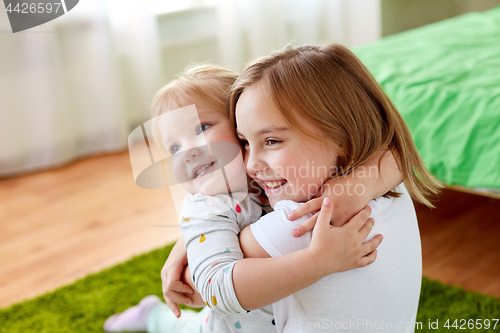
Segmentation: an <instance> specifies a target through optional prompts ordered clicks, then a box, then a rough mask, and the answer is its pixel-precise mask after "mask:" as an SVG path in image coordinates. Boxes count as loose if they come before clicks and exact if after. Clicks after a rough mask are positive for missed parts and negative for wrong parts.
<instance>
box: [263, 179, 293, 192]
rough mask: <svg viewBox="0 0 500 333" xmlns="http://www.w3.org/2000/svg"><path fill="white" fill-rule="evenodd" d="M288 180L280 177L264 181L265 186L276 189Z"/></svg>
mask: <svg viewBox="0 0 500 333" xmlns="http://www.w3.org/2000/svg"><path fill="white" fill-rule="evenodd" d="M287 182H288V181H287V180H286V179H280V180H272V181H264V183H265V184H266V187H267V188H269V189H271V190H274V189H277V188H279V187H281V186H283V185H285V184H286V183H287Z"/></svg>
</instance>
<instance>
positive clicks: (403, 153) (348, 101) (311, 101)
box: [229, 44, 442, 207]
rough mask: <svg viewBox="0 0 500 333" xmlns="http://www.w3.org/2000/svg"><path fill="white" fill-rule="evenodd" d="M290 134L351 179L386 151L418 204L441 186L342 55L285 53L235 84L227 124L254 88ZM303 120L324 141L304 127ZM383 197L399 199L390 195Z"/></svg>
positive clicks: (337, 51) (351, 58) (330, 49)
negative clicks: (309, 142)
mask: <svg viewBox="0 0 500 333" xmlns="http://www.w3.org/2000/svg"><path fill="white" fill-rule="evenodd" d="M256 83H259V84H260V85H261V88H262V89H261V91H262V92H263V94H264V95H265V98H266V100H268V101H270V104H271V105H272V106H273V107H275V109H276V110H277V111H278V112H279V113H280V115H281V116H282V117H283V120H284V121H285V122H286V123H287V124H288V125H289V126H291V127H292V128H293V129H296V130H298V131H299V132H301V133H302V134H305V135H307V136H308V137H311V138H313V139H316V140H320V141H321V142H325V143H326V144H329V145H331V147H332V148H333V149H334V150H335V152H336V153H337V154H338V156H339V159H338V167H339V168H340V169H341V170H347V172H346V173H348V172H350V171H352V169H353V168H356V167H358V166H360V165H362V164H363V163H364V162H365V161H367V160H368V159H370V158H371V157H373V156H374V155H376V154H377V153H379V152H380V151H382V150H383V149H385V148H387V147H388V148H389V149H391V151H392V153H393V154H394V156H395V158H396V160H397V161H398V164H399V167H400V170H401V172H402V173H403V177H404V178H405V181H404V182H405V185H406V188H407V189H408V192H409V193H410V195H411V196H412V197H413V198H414V199H415V200H416V201H418V202H420V203H422V204H424V205H426V206H429V207H433V205H432V203H431V202H430V201H429V197H430V196H431V195H432V194H437V193H438V191H439V188H440V187H442V185H441V184H440V183H439V182H438V181H437V180H436V179H435V178H434V177H433V176H432V175H431V174H430V173H429V171H427V169H426V168H425V167H424V163H423V161H422V159H421V157H420V155H419V154H418V152H417V149H416V147H415V144H414V142H413V140H412V137H411V135H410V132H409V130H408V128H407V127H406V124H405V122H404V120H403V118H402V117H401V115H400V114H399V112H398V111H397V110H396V108H395V107H394V105H393V104H392V102H391V101H390V100H389V98H388V97H387V96H386V94H385V93H384V91H383V90H382V88H381V87H380V85H379V84H378V83H377V82H376V81H375V79H374V78H373V76H372V75H371V74H370V72H369V71H368V69H366V67H365V66H364V65H363V64H362V63H361V61H360V60H359V59H358V58H357V57H356V56H355V55H354V54H353V53H352V52H351V51H349V50H348V49H347V48H345V47H343V46H341V45H337V44H328V45H323V46H312V45H303V46H299V47H291V46H287V47H286V48H285V49H283V50H281V51H277V52H274V53H272V54H271V55H269V56H266V57H262V58H260V59H257V60H256V61H254V62H252V63H251V64H250V65H248V66H247V68H246V69H245V70H244V71H243V73H242V74H241V75H240V77H239V78H238V79H237V80H236V82H235V84H234V86H233V89H232V92H231V95H230V100H229V108H230V119H231V122H232V123H233V124H235V125H236V121H235V109H236V103H237V102H238V99H239V97H240V96H241V94H242V93H243V91H244V90H245V89H246V88H248V87H250V86H252V85H254V84H256ZM304 120H307V121H308V122H309V123H310V124H312V125H313V126H314V127H316V128H318V129H319V130H320V131H321V132H322V133H323V135H324V137H318V136H317V134H315V133H313V132H312V131H310V130H309V129H308V128H307V127H306V126H303V122H304ZM386 196H398V194H397V193H395V192H393V191H390V192H388V193H387V194H386Z"/></svg>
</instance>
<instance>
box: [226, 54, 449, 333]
mask: <svg viewBox="0 0 500 333" xmlns="http://www.w3.org/2000/svg"><path fill="white" fill-rule="evenodd" d="M230 110H231V119H232V121H233V122H235V123H236V128H237V131H238V135H239V138H240V140H241V141H242V144H243V145H244V148H245V154H244V158H245V163H246V167H247V173H248V174H249V175H250V177H252V178H253V179H254V180H255V181H256V182H257V183H258V184H259V185H260V186H261V187H262V188H263V189H265V191H266V194H267V197H268V198H269V201H270V202H271V205H273V204H275V205H274V209H275V211H274V212H273V213H272V214H268V215H266V216H264V217H263V218H261V219H259V221H257V222H256V223H255V224H252V225H251V227H247V228H245V229H244V230H243V231H242V233H241V236H240V242H241V244H242V249H243V251H244V254H245V256H257V257H273V258H279V257H280V256H282V255H287V254H289V253H294V252H295V251H301V250H302V249H305V248H308V246H310V245H312V244H311V242H310V240H311V238H310V237H311V236H310V234H309V233H308V234H306V237H300V238H294V237H293V236H291V232H292V230H293V229H294V228H295V227H296V226H297V222H291V221H289V220H288V219H287V215H288V214H289V213H290V212H291V211H292V210H293V209H296V208H297V207H299V204H298V203H297V202H301V201H304V200H307V199H308V198H310V197H311V195H312V194H313V193H312V192H307V191H306V192H305V193H304V192H302V191H301V188H302V187H303V185H307V186H311V185H320V184H321V177H320V176H318V175H317V173H316V175H314V174H309V175H308V176H307V177H297V175H296V174H295V173H294V172H293V170H297V169H300V168H301V167H303V166H304V165H311V163H310V162H311V161H315V165H316V167H317V168H318V170H319V168H320V167H324V169H322V170H325V169H327V170H328V169H329V168H330V167H336V168H335V169H336V170H339V169H341V170H345V169H346V168H347V167H348V166H354V167H356V166H359V165H361V164H362V163H363V162H365V161H367V160H368V159H370V158H371V157H372V156H373V155H374V154H376V153H377V152H379V151H380V150H381V149H383V148H384V147H386V146H388V147H389V148H390V149H391V150H393V151H394V152H395V153H396V154H397V156H399V159H400V168H401V171H402V172H403V175H404V178H405V182H404V184H405V185H406V188H407V189H408V191H407V190H406V188H405V185H403V184H401V185H400V186H398V187H397V188H396V191H391V192H389V193H388V195H386V196H385V198H379V199H377V200H376V201H373V202H372V203H371V204H370V205H371V207H372V209H373V212H372V217H374V218H375V219H376V221H377V223H376V224H375V226H374V228H373V230H372V234H373V233H382V234H383V235H384V243H383V244H382V245H381V246H380V247H379V248H378V253H379V256H378V259H377V261H376V262H375V263H374V264H372V265H370V266H368V267H365V268H362V269H355V270H350V271H346V272H343V273H338V274H332V275H329V276H327V277H325V278H323V279H322V280H321V281H319V282H318V283H316V284H314V285H312V286H310V287H307V288H305V289H303V290H301V291H299V292H297V293H295V294H294V295H292V296H290V297H287V298H284V299H283V300H281V301H278V302H276V303H275V304H274V305H273V309H274V318H275V323H276V328H277V330H278V332H305V331H307V332H309V331H324V330H328V329H329V330H346V331H347V330H356V331H357V332H372V331H374V330H377V331H379V330H381V331H384V332H389V331H391V332H392V331H394V332H413V331H414V325H415V318H416V314H417V307H418V300H419V296H420V285H421V276H422V262H421V246H420V237H419V232H418V225H417V220H416V215H415V211H414V208H413V205H412V201H411V199H410V195H412V196H413V197H414V199H416V200H417V201H419V202H422V203H424V204H427V205H430V203H429V201H428V196H429V195H430V194H432V193H437V191H438V189H439V187H440V184H439V183H438V182H437V181H436V180H435V179H434V178H433V176H432V175H431V174H429V173H428V171H427V170H426V169H425V168H424V166H423V162H422V160H421V159H420V157H419V155H418V152H417V150H416V147H415V145H414V143H413V141H412V138H411V136H410V133H409V131H408V129H407V127H406V125H405V123H404V121H403V119H402V118H401V116H400V115H399V113H398V112H397V110H396V109H395V107H394V106H393V105H392V103H391V102H390V100H389V99H388V98H387V96H386V95H385V94H384V92H383V91H382V89H381V88H380V86H379V85H378V84H377V82H376V81H375V79H374V78H373V77H372V76H371V75H370V73H369V72H368V70H367V69H366V68H365V67H364V66H363V64H362V63H361V62H360V61H359V60H358V59H357V58H356V56H355V55H354V54H353V53H352V52H350V51H349V50H348V49H346V48H344V47H342V46H340V45H325V46H307V45H305V46H301V47H296V48H293V47H287V48H285V49H284V50H283V51H279V52H276V53H273V54H272V55H270V56H268V57H264V58H261V59H259V60H257V61H255V62H254V63H252V64H251V65H250V66H249V67H248V68H247V69H246V70H244V72H243V73H242V74H241V76H240V77H239V79H238V80H237V81H236V83H235V85H234V87H233V90H232V95H231V98H230ZM290 166H293V168H292V169H290ZM313 187H314V186H313ZM396 193H398V194H396ZM409 194H410V195H409ZM314 236H315V233H313V237H314ZM368 239H370V236H369V237H368ZM243 244H245V245H243ZM246 244H251V246H247V245H246ZM248 275H249V271H248V267H247V266H245V264H244V261H241V262H239V263H237V264H236V265H235V267H234V270H233V284H234V288H235V292H236V296H237V298H238V300H239V301H240V304H241V306H243V307H244V308H250V309H251V308H253V307H254V306H260V305H261V304H260V303H258V302H256V301H255V297H254V296H253V294H254V293H255V292H256V288H261V287H260V286H259V287H255V288H254V287H252V282H251V281H248Z"/></svg>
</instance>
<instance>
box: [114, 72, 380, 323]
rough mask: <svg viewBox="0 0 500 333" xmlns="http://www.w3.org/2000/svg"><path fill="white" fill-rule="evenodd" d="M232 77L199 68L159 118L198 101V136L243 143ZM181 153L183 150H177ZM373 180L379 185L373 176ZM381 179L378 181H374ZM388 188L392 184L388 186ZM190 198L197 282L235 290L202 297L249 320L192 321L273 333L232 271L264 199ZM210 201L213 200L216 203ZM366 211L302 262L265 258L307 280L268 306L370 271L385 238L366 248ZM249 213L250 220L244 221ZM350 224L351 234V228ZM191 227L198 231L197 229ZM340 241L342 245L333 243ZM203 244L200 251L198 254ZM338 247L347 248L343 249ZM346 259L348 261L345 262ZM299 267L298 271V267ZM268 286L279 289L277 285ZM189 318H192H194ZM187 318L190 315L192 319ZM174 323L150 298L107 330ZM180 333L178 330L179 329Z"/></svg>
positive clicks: (212, 317)
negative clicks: (234, 113)
mask: <svg viewBox="0 0 500 333" xmlns="http://www.w3.org/2000/svg"><path fill="white" fill-rule="evenodd" d="M231 78H233V80H234V78H235V76H234V75H232V73H231V72H229V71H226V70H223V69H220V68H215V67H210V66H209V67H207V66H205V67H200V68H196V69H193V70H191V71H190V72H188V73H187V74H186V75H185V76H183V77H181V79H180V80H179V81H176V82H174V83H172V84H170V85H168V86H166V87H165V88H163V89H162V90H161V91H160V92H159V93H158V95H157V97H156V98H155V102H154V104H153V105H154V106H155V111H156V112H157V115H159V114H162V113H164V112H165V111H166V110H168V109H170V110H171V109H174V108H177V107H180V106H183V105H189V104H191V103H193V102H194V103H196V104H197V105H198V108H199V109H200V110H199V111H200V112H199V117H200V123H199V124H194V125H196V126H193V128H195V127H196V128H199V130H198V131H199V132H200V133H201V132H203V134H204V136H205V139H206V141H207V143H208V142H214V141H224V142H235V141H236V140H237V138H236V137H235V136H234V133H233V131H232V129H231V127H230V126H229V121H228V118H227V116H226V115H225V114H224V113H223V112H221V110H223V105H224V103H225V96H227V91H228V90H227V89H228V87H229V86H230V84H228V82H229V81H231V80H230V79H231ZM224 85H225V87H224ZM221 92H222V94H221ZM221 95H222V96H224V98H219V99H218V100H217V99H215V101H216V103H212V104H210V103H208V102H207V101H210V100H212V101H214V96H221ZM221 106H222V107H221ZM170 120H171V121H170V124H174V125H177V126H179V125H178V124H179V123H181V122H182V121H184V119H182V118H177V121H176V122H175V117H174V118H173V119H170ZM172 120H174V122H172ZM165 125H166V126H168V124H167V123H165ZM188 127H189V125H188ZM177 130H178V129H177ZM182 133H183V131H182V130H178V135H177V137H174V138H170V139H169V138H166V137H167V136H168V135H165V136H163V138H162V139H163V141H164V143H165V144H166V145H165V147H166V149H167V150H169V149H171V148H172V150H171V152H173V153H174V154H175V153H177V152H178V153H181V150H180V149H183V148H182V145H180V144H178V142H177V141H182V140H184V139H183V138H182V137H181V138H179V137H178V136H182ZM236 142H237V141H236ZM176 149H179V150H177V151H176ZM193 151H194V150H192V149H188V150H186V152H189V153H190V154H188V156H190V157H194V154H193ZM197 154H199V155H197V156H202V155H203V153H200V152H197ZM184 157H185V156H183V155H181V154H179V155H177V158H181V159H184ZM174 159H175V156H174ZM174 163H175V162H174ZM372 163H373V164H376V161H375V162H374V161H372ZM202 164H203V163H202ZM207 165H209V163H207ZM199 170H201V168H199ZM204 170H205V169H204ZM203 172H204V171H202V173H203ZM212 172H213V171H212ZM200 176H201V173H200ZM204 177H206V175H205V176H203V177H202V178H201V179H200V181H202V180H203V178H204ZM325 180H326V178H325ZM370 180H371V181H373V179H370ZM375 181H379V180H378V179H376V177H375ZM384 186H386V185H385V184H384ZM316 190H317V189H316ZM187 200H188V203H187V204H186V205H183V212H182V217H183V218H182V220H181V225H182V226H183V235H184V238H186V243H187V244H188V246H187V249H188V255H190V260H189V261H190V264H191V267H194V269H193V270H194V272H193V273H194V276H193V278H194V281H195V282H197V281H206V280H208V285H210V286H218V285H219V286H220V285H224V287H225V288H227V289H228V290H227V292H224V290H223V292H219V293H217V292H218V291H217V289H220V288H217V287H214V288H210V287H209V288H204V287H203V286H204V285H203V284H200V286H199V288H198V289H200V291H201V292H202V294H206V295H204V300H205V301H207V303H208V305H209V306H210V307H211V308H212V309H214V310H216V311H219V312H226V313H234V312H239V313H242V315H240V316H239V317H238V316H234V315H232V316H222V315H221V314H220V313H219V312H212V313H211V314H209V315H208V317H206V314H205V312H207V311H209V310H208V308H207V309H205V310H204V311H203V313H202V315H196V316H197V318H189V320H190V322H191V323H192V322H196V323H197V324H198V327H199V324H200V322H201V319H200V316H202V317H203V318H206V319H205V323H204V331H216V332H220V331H234V330H239V331H241V330H242V329H243V330H244V331H259V332H264V331H266V330H271V331H274V330H275V327H274V324H273V320H272V314H271V313H270V309H269V308H268V309H262V310H258V311H251V312H250V313H247V312H248V311H247V310H248V309H243V308H242V307H241V306H240V305H239V304H238V299H236V297H235V296H234V292H232V290H231V289H232V279H231V270H232V268H233V266H234V263H235V262H238V261H240V260H241V259H242V254H241V250H240V249H239V244H238V238H237V232H239V230H240V229H241V228H243V227H244V226H246V225H248V224H249V223H250V222H254V221H255V220H256V219H257V218H258V217H259V216H260V215H261V212H262V209H261V208H260V199H259V198H258V197H256V196H251V197H249V199H248V200H247V201H244V202H239V203H238V207H235V206H233V203H232V202H231V200H230V199H228V197H227V196H225V197H224V196H217V195H213V196H210V197H208V196H206V195H204V194H200V193H197V194H194V195H193V196H191V197H189V198H187ZM210 200H212V202H211V203H210ZM256 204H257V205H256ZM186 207H187V209H186ZM200 207H201V208H200ZM206 210H211V215H210V217H209V218H207V216H205V215H204V213H206ZM238 210H239V211H238ZM218 213H220V214H218ZM241 213H244V214H241ZM223 214H226V215H230V216H223V217H222V218H219V219H218V220H217V219H214V216H217V215H223ZM238 214H241V215H238ZM364 214H365V215H366V216H365V217H364V219H363V218H362V217H358V218H357V220H356V221H357V223H356V224H352V225H350V224H349V225H346V228H345V229H344V228H343V230H342V233H338V234H337V235H334V236H330V237H329V238H328V239H325V240H322V242H321V241H319V242H318V244H326V245H327V246H323V245H320V246H318V247H317V248H315V249H311V250H309V251H303V252H302V256H301V257H298V256H297V255H296V254H295V255H291V256H284V257H283V258H279V259H277V260H266V262H269V263H271V264H272V265H274V266H275V267H286V266H287V265H288V266H292V267H291V268H290V269H289V272H292V271H294V270H295V271H296V272H297V273H302V274H301V275H302V276H301V277H300V278H299V280H300V281H302V282H301V284H297V283H295V284H294V285H291V286H285V288H280V289H282V290H281V291H280V293H274V294H273V295H272V296H271V301H269V298H268V299H266V301H265V302H266V304H270V303H271V302H272V301H275V300H278V299H280V298H283V297H285V296H287V295H289V294H291V293H292V292H295V291H298V290H300V289H301V288H303V287H305V286H307V285H310V284H311V283H313V282H315V281H316V280H317V279H318V277H322V276H323V275H324V274H328V273H331V272H333V271H341V270H346V269H352V268H355V267H359V266H364V265H366V264H368V263H370V262H371V261H373V260H374V258H375V255H376V253H372V254H371V255H370V256H369V257H365V258H364V259H363V260H360V259H362V258H363V257H364V255H365V254H367V253H370V252H372V250H373V249H374V248H375V247H376V246H377V245H378V244H379V243H380V238H379V239H376V240H374V241H372V242H368V243H366V244H363V245H362V244H361V242H362V241H363V240H364V239H365V238H366V235H367V234H368V232H369V230H370V229H371V225H372V224H371V223H370V222H369V223H367V225H366V226H365V227H363V225H364V223H365V221H366V219H367V217H368V216H367V213H366V210H365V211H364ZM245 215H246V218H247V219H245V218H241V217H240V216H245ZM207 219H208V220H210V223H203V221H204V220H205V221H206V220H207ZM353 220H354V219H353ZM348 226H349V227H350V229H347V227H348ZM192 227H193V229H192V230H190V228H192ZM362 227H363V228H362ZM203 228H205V229H203ZM360 229H362V232H358V231H359V230H360ZM186 230H188V232H186ZM191 231H194V232H191ZM338 238H340V239H338ZM349 238H350V239H356V240H358V242H359V244H357V245H356V246H352V247H349V249H348V250H349V251H350V253H347V252H349V251H345V248H342V246H341V244H344V243H343V242H344V241H345V240H346V239H349ZM214 239H215V240H216V241H219V244H217V243H211V241H213V240H214ZM335 239H338V240H337V241H332V240H335ZM200 244H201V245H203V249H202V250H199V245H200ZM330 244H334V246H333V247H332V246H331V245H330ZM335 244H336V245H335ZM215 245H218V246H215ZM196 246H198V249H197V248H196ZM190 247H191V249H190ZM324 249H328V251H325V252H328V253H329V255H328V258H326V257H324V259H327V261H328V262H325V263H322V264H321V265H322V266H325V267H329V269H328V270H327V269H323V268H324V267H321V269H320V268H319V266H318V265H319V264H320V263H321V261H318V262H316V264H315V265H313V266H311V267H313V268H314V269H311V270H310V272H311V273H309V274H304V272H303V271H302V270H303V267H304V266H306V265H309V263H311V262H313V263H314V262H315V261H314V260H311V258H313V257H312V256H311V255H312V253H319V252H321V251H323V250H324ZM339 249H340V250H341V251H339ZM339 252H341V253H339ZM337 253H339V255H337ZM319 257H323V256H319ZM343 258H346V259H343ZM209 259H210V260H209ZM283 259H284V260H283ZM296 259H300V260H301V261H302V262H303V263H304V264H303V265H298V266H297V265H296V263H297V262H294V260H296ZM333 261H336V262H337V264H335V265H332V264H331V262H333ZM342 261H344V262H343V263H342ZM339 263H340V265H339ZM257 267H258V266H257ZM296 267H299V270H297V268H296ZM207 271H208V273H207ZM284 273H285V274H284ZM187 275H188V278H187V279H186V281H185V282H188V283H189V282H190V281H189V279H190V274H189V273H187ZM278 275H281V283H283V282H286V280H287V275H286V272H278ZM212 280H213V281H212ZM276 281H278V282H279V281H280V280H279V279H277V280H276ZM267 282H268V283H270V284H272V283H271V281H267ZM274 285H276V282H274ZM203 289H206V290H203ZM277 289H278V288H277ZM214 290H215V291H214ZM216 293H217V294H216ZM226 294H227V295H226ZM191 305H195V304H191ZM259 307H260V306H259ZM259 307H252V309H257V308H259ZM190 316H192V314H191V315H190ZM183 317H184V318H185V317H186V315H184V316H183ZM172 318H173V315H172V314H171V313H170V314H169V313H166V312H165V311H164V307H161V306H160V305H159V304H158V302H157V301H155V300H154V298H151V297H149V298H147V299H145V300H143V301H142V302H141V304H140V305H139V306H138V307H134V308H132V309H129V310H128V311H127V312H125V313H124V314H122V315H121V316H115V317H112V318H111V319H110V320H108V322H107V323H106V324H105V329H106V330H107V331H118V330H141V329H142V330H144V329H146V328H147V329H148V331H149V332H153V331H159V330H167V329H169V328H168V326H169V325H175V324H180V323H176V322H175V320H172ZM240 318H241V319H240ZM185 319H187V318H185ZM141 325H142V326H141ZM171 329H172V328H171V327H170V330H171ZM174 331H178V329H176V330H174Z"/></svg>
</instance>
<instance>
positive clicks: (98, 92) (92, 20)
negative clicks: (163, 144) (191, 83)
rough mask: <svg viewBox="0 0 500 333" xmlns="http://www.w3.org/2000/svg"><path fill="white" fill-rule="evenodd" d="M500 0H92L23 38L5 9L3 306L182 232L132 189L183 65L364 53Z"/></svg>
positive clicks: (0, 164)
mask: <svg viewBox="0 0 500 333" xmlns="http://www.w3.org/2000/svg"><path fill="white" fill-rule="evenodd" d="M497 4H500V0H439V1H435V0H142V1H141V0H82V1H80V2H79V3H78V5H77V6H76V7H75V8H74V9H73V10H71V11H70V12H68V13H67V14H65V15H64V16H62V17H60V18H57V19H55V20H54V21H51V22H48V23H46V24H43V25H41V26H38V27H35V28H32V29H29V30H26V31H23V32H19V33H16V34H13V33H12V32H11V30H10V25H9V21H8V17H7V14H6V12H5V10H4V9H3V8H2V9H0V142H1V144H0V177H1V178H2V179H1V180H0V262H1V263H2V267H1V268H0V295H3V296H2V297H0V307H3V306H6V305H9V304H12V303H14V302H16V301H19V300H22V299H25V298H28V297H32V296H35V295H37V294H40V293H42V292H45V291H47V290H50V289H53V288H55V287H57V286H59V285H61V284H65V283H68V282H71V281H73V280H74V279H76V278H78V277H81V276H84V275H85V274H87V273H89V272H93V271H98V270H100V269H102V268H104V267H107V266H110V265H112V264H114V263H116V262H119V261H121V260H124V259H126V258H128V257H130V256H131V255H133V254H136V253H141V252H144V251H147V250H150V249H152V248H155V247H158V246H160V245H163V244H167V243H168V242H171V241H173V240H175V239H176V238H177V237H178V236H179V230H178V228H175V227H171V228H162V229H161V228H160V229H159V228H151V226H154V225H161V224H169V223H170V225H174V224H175V223H176V222H175V221H174V220H175V218H174V215H175V213H174V211H173V209H172V208H170V207H166V203H167V202H168V200H169V194H168V193H164V192H161V193H160V192H156V191H147V190H142V189H139V188H136V187H135V184H134V180H133V176H132V171H131V169H130V163H129V160H128V153H127V137H128V135H129V133H130V132H131V131H132V130H133V129H134V128H136V127H137V126H139V125H140V124H142V123H143V122H144V121H146V120H148V119H149V104H150V102H151V100H152V97H153V96H154V94H155V92H156V91H157V90H158V89H159V88H160V87H161V86H163V85H164V84H166V83H168V82H169V81H170V80H172V79H173V78H175V76H176V74H178V73H179V72H181V71H182V70H183V69H184V68H185V67H186V66H187V65H189V64H194V63H200V62H205V63H213V64H218V65H221V66H224V67H228V68H230V69H233V70H236V71H240V70H241V69H242V68H243V66H244V64H245V63H246V62H248V61H250V60H252V59H255V58H256V57H258V56H262V55H266V54H268V53H270V52H271V51H273V50H276V49H280V48H282V47H283V46H285V45H286V44H288V43H292V44H295V45H300V44H304V43H312V44H316V43H321V42H337V43H342V44H344V45H346V46H348V47H356V46H360V45H363V44H367V43H372V42H375V41H377V40H379V39H380V38H382V37H384V36H388V35H392V34H395V33H398V32H402V31H405V30H408V29H412V28H415V27H419V26H422V25H425V24H429V23H432V22H436V21H440V20H443V19H446V18H450V17H453V16H457V15H461V14H464V13H467V12H471V11H483V10H487V9H489V8H491V7H493V6H495V5H497ZM90 156H93V157H92V158H89V157H90ZM75 161H78V163H74V162H75ZM169 219H170V220H169ZM148 227H149V228H148ZM33 271H35V273H33ZM37 274H38V275H37ZM14 285H16V286H18V287H17V289H12V288H13V286H14Z"/></svg>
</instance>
